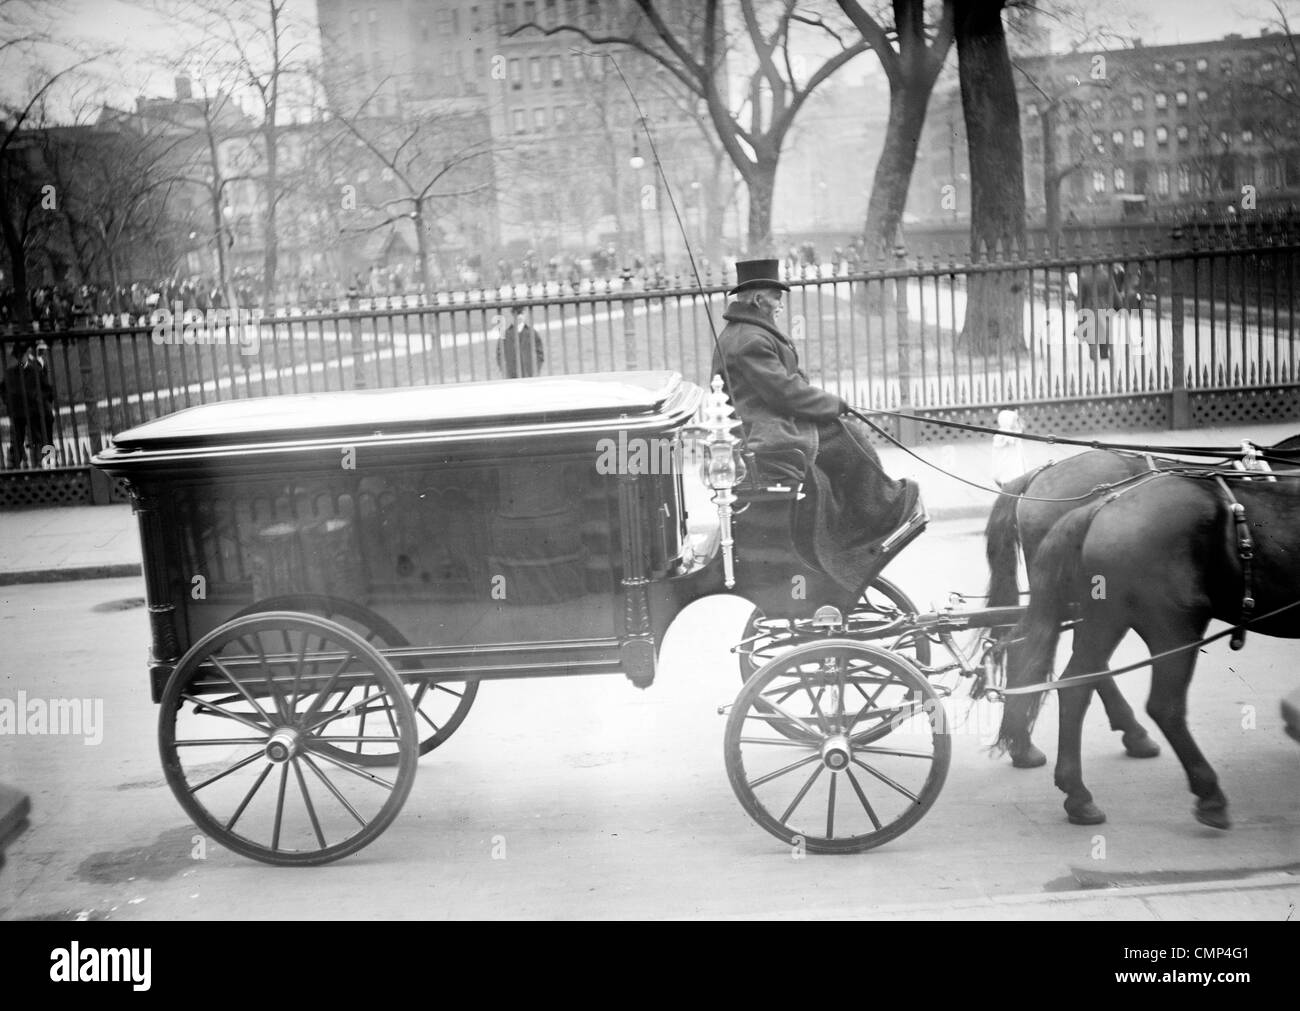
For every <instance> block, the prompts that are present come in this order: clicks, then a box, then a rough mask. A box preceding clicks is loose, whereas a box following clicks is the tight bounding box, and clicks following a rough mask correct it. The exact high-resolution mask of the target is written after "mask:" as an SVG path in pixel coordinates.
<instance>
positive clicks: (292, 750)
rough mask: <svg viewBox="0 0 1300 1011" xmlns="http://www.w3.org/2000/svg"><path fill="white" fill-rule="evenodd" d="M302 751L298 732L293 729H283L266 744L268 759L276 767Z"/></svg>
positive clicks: (274, 734) (272, 735)
mask: <svg viewBox="0 0 1300 1011" xmlns="http://www.w3.org/2000/svg"><path fill="white" fill-rule="evenodd" d="M301 750H302V746H301V744H300V743H299V738H298V731H296V730H294V729H293V728H292V727H281V728H280V729H279V730H277V731H275V732H274V733H273V734H271V737H270V739H268V740H267V742H266V757H267V759H268V760H270V761H272V762H274V763H275V764H276V765H283V764H284V763H285V762H287V761H289V759H291V758H293V757H294V755H296V754H298V752H299V751H301Z"/></svg>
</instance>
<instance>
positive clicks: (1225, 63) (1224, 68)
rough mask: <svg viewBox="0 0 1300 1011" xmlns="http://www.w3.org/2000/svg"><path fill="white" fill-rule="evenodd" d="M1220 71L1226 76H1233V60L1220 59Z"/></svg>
mask: <svg viewBox="0 0 1300 1011" xmlns="http://www.w3.org/2000/svg"><path fill="white" fill-rule="evenodd" d="M1219 73H1220V74H1222V75H1223V76H1224V77H1231V76H1232V61H1231V60H1220V61H1219Z"/></svg>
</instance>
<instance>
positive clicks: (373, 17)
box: [366, 7, 379, 25]
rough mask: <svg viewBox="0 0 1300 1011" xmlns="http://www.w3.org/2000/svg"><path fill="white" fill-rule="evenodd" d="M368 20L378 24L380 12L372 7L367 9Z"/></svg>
mask: <svg viewBox="0 0 1300 1011" xmlns="http://www.w3.org/2000/svg"><path fill="white" fill-rule="evenodd" d="M366 20H367V21H369V22H370V23H371V24H372V25H373V24H377V23H378V21H379V12H378V11H377V10H375V9H374V8H373V7H371V8H370V10H368V11H366Z"/></svg>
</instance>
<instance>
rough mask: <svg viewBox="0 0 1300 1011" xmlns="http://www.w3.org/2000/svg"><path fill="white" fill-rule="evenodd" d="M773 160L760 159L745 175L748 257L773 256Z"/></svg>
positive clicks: (774, 168)
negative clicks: (747, 211) (747, 195)
mask: <svg viewBox="0 0 1300 1011" xmlns="http://www.w3.org/2000/svg"><path fill="white" fill-rule="evenodd" d="M776 165H777V161H776V159H775V158H762V159H759V160H758V162H757V163H756V164H754V165H753V166H752V167H750V168H749V170H748V171H747V172H746V173H745V184H746V187H747V188H748V190H749V226H748V227H749V256H750V258H751V259H752V258H756V257H763V256H773V255H775V247H774V245H773V242H772V194H773V192H774V191H775V189H776Z"/></svg>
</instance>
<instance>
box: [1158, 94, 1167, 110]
mask: <svg viewBox="0 0 1300 1011" xmlns="http://www.w3.org/2000/svg"><path fill="white" fill-rule="evenodd" d="M1156 108H1157V109H1167V108H1169V96H1168V95H1166V94H1165V93H1164V92H1163V91H1157V92H1156Z"/></svg>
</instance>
